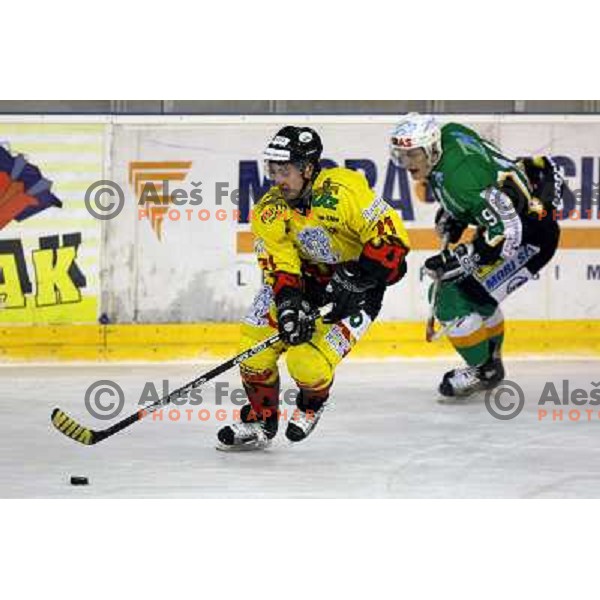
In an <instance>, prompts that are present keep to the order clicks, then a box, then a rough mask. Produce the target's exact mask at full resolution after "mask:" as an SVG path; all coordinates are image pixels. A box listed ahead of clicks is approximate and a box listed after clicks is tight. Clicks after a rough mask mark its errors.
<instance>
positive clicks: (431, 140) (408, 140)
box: [390, 112, 442, 166]
mask: <svg viewBox="0 0 600 600" xmlns="http://www.w3.org/2000/svg"><path fill="white" fill-rule="evenodd" d="M413 148H422V149H423V150H424V151H425V155H426V156H427V158H428V159H429V160H430V162H431V166H433V165H435V163H436V162H437V161H438V160H439V158H440V156H441V155H442V129H441V127H440V124H439V123H438V122H437V121H436V120H435V119H434V117H432V116H431V115H420V114H419V113H416V112H411V113H408V114H407V115H406V116H404V117H403V118H402V119H401V120H400V121H399V122H398V124H397V125H396V126H395V127H394V129H393V130H392V133H391V139H390V153H391V156H392V159H393V160H394V162H396V163H400V164H401V163H402V157H403V154H405V153H406V152H407V151H409V150H412V149H413Z"/></svg>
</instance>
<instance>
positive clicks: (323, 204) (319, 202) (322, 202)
mask: <svg viewBox="0 0 600 600" xmlns="http://www.w3.org/2000/svg"><path fill="white" fill-rule="evenodd" d="M338 203H339V199H338V198H336V197H335V196H332V195H331V194H329V193H327V194H323V195H322V196H317V197H316V198H314V199H313V201H312V206H313V207H314V208H328V209H329V210H337V205H338Z"/></svg>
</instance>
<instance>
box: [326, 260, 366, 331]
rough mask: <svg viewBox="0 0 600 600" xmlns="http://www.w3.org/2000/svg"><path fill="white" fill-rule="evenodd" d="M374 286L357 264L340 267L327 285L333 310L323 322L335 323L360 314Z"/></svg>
mask: <svg viewBox="0 0 600 600" xmlns="http://www.w3.org/2000/svg"><path fill="white" fill-rule="evenodd" d="M376 285H377V282H376V281H375V280H374V279H372V278H370V277H368V276H367V275H365V274H364V273H363V271H362V270H361V268H360V266H359V265H358V263H348V264H343V265H340V266H339V267H338V268H337V269H336V271H335V273H334V274H333V277H332V278H331V281H330V282H329V284H328V285H327V294H328V301H329V302H332V303H333V308H332V310H331V312H330V313H329V314H328V315H327V316H326V317H324V318H323V322H324V323H335V322H337V321H341V320H342V319H345V318H346V317H350V316H353V315H356V314H358V313H360V311H361V310H362V309H363V308H364V307H365V305H366V303H367V293H368V292H369V290H371V289H373V288H374V287H375V286H376Z"/></svg>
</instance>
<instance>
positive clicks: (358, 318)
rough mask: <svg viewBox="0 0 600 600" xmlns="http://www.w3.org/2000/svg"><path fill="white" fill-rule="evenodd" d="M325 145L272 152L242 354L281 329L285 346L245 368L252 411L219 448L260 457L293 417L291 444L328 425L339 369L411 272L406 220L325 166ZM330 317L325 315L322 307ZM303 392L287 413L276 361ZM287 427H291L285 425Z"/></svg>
mask: <svg viewBox="0 0 600 600" xmlns="http://www.w3.org/2000/svg"><path fill="white" fill-rule="evenodd" d="M322 151H323V146H322V143H321V139H320V137H319V135H318V134H317V132H316V131H314V130H313V129H311V128H309V127H295V126H286V127H284V128H283V129H281V130H280V131H279V132H277V134H276V135H275V137H274V138H273V139H272V140H271V141H270V142H269V144H268V147H267V149H266V150H265V154H264V158H265V169H266V173H267V176H268V177H269V179H270V180H272V181H273V182H274V186H273V187H272V188H271V189H270V190H269V191H268V192H267V193H266V194H265V195H264V196H263V197H262V199H261V200H260V201H259V202H258V203H257V204H256V206H255V207H254V210H253V213H252V219H251V223H252V231H253V233H254V236H255V252H256V256H257V259H258V262H259V265H260V267H261V269H262V271H263V274H264V285H263V286H262V288H261V289H260V291H259V292H258V294H257V296H256V297H255V299H254V302H253V304H252V306H251V308H250V311H249V313H248V315H247V316H246V318H245V320H244V322H243V323H242V342H241V350H246V349H247V348H249V347H251V346H253V345H255V344H256V343H257V342H259V341H261V340H263V339H265V338H266V337H268V336H270V335H273V333H275V332H277V331H279V332H280V334H281V340H282V341H281V342H280V343H278V344H277V345H275V346H272V347H271V348H269V349H267V350H265V351H263V352H262V353H260V354H258V355H256V356H254V357H252V358H250V359H248V360H247V361H245V362H244V363H242V365H241V368H240V373H241V377H242V383H243V385H244V389H245V390H246V393H247V395H248V400H249V403H248V404H247V405H245V406H244V407H242V410H241V411H240V414H241V422H240V423H235V424H232V425H227V426H225V427H223V428H222V429H221V430H220V431H219V432H218V438H219V441H220V446H219V448H220V449H228V450H229V449H257V448H258V449H261V448H265V447H267V446H268V445H269V444H270V442H271V440H272V439H273V438H274V437H275V435H276V433H277V430H278V425H279V421H280V417H282V415H284V414H285V413H287V416H288V418H287V427H286V437H287V438H288V440H290V441H291V442H298V441H301V440H303V439H305V438H306V437H307V436H308V435H309V434H310V433H311V431H312V430H313V429H314V427H315V426H316V424H317V422H318V420H319V419H320V417H321V414H322V412H323V409H324V406H325V403H326V401H327V399H328V397H329V393H330V390H331V387H332V384H333V377H334V371H335V368H336V367H337V365H338V364H339V363H340V361H341V360H342V359H343V358H344V357H345V356H346V355H347V354H348V353H349V352H350V350H351V349H352V347H353V346H354V345H355V344H356V343H357V341H358V340H359V339H360V338H361V337H362V336H363V335H364V333H365V332H366V330H367V329H368V327H369V325H370V324H371V323H372V321H373V320H374V319H375V318H376V317H377V315H378V313H379V311H380V309H381V303H382V300H383V296H384V293H385V290H386V288H387V287H388V286H390V285H392V284H394V283H396V282H397V281H399V280H400V279H401V278H402V277H403V276H404V274H405V273H406V262H405V257H406V254H407V253H408V249H409V241H408V236H407V233H406V230H405V228H404V225H403V223H402V220H401V219H400V216H399V215H398V213H397V212H396V211H395V210H394V209H392V208H391V207H390V206H389V205H388V204H387V203H386V202H385V200H383V199H382V198H379V197H377V196H376V194H375V192H374V191H373V190H371V189H370V188H369V185H368V183H367V180H366V179H365V177H364V176H363V175H362V174H361V173H359V172H356V171H352V170H350V169H345V168H333V169H324V170H321V168H320V157H321V153H322ZM328 304H332V305H333V308H332V310H331V312H330V313H329V314H328V315H326V316H325V317H323V318H320V317H317V314H318V313H317V311H318V309H319V308H320V307H323V306H326V305H328ZM283 353H286V361H287V367H288V371H289V373H290V375H291V376H292V377H293V379H294V380H295V382H296V384H297V385H298V388H299V390H298V391H299V393H298V396H297V401H296V404H297V407H296V408H294V407H286V409H288V410H286V411H283V410H281V411H280V410H279V371H278V367H277V362H278V359H279V357H280V356H281V355H282V354H283ZM281 420H282V421H283V420H284V419H281Z"/></svg>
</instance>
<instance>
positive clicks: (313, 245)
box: [298, 227, 340, 264]
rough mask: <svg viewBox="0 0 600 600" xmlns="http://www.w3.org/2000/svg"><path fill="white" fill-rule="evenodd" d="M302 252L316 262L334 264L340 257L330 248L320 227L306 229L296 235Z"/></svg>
mask: <svg viewBox="0 0 600 600" xmlns="http://www.w3.org/2000/svg"><path fill="white" fill-rule="evenodd" d="M298 242H299V244H300V247H301V249H302V252H303V253H304V254H305V255H306V256H308V257H310V258H312V259H313V260H315V261H317V262H324V263H329V264H335V263H337V262H339V261H340V256H339V254H338V253H337V252H334V250H333V248H332V247H331V239H330V237H329V236H328V235H327V232H326V231H325V230H324V229H323V228H321V227H306V228H304V229H303V230H302V231H300V232H299V233H298Z"/></svg>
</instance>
